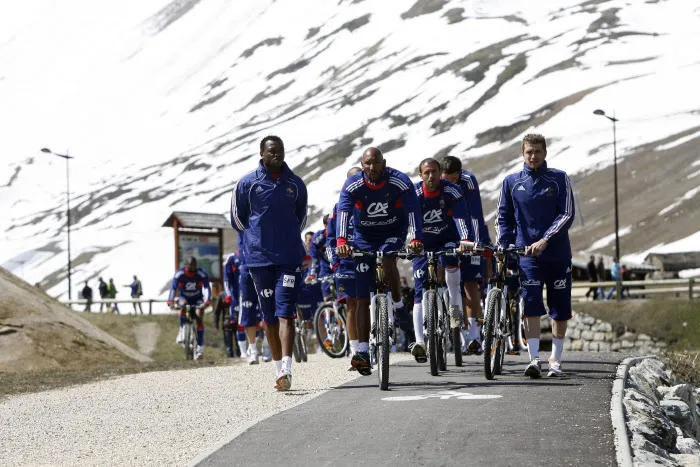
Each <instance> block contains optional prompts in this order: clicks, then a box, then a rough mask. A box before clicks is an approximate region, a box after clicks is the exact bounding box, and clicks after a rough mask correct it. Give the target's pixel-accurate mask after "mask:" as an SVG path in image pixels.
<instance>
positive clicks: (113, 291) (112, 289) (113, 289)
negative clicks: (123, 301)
mask: <svg viewBox="0 0 700 467" xmlns="http://www.w3.org/2000/svg"><path fill="white" fill-rule="evenodd" d="M107 290H108V291H109V298H111V299H112V300H114V299H116V298H117V294H118V293H119V292H117V286H115V285H114V279H110V280H109V285H108V286H107ZM112 305H113V308H112V310H113V311H114V312H115V313H116V314H118V315H120V314H121V313H119V305H117V303H116V302H115V303H113V304H112Z"/></svg>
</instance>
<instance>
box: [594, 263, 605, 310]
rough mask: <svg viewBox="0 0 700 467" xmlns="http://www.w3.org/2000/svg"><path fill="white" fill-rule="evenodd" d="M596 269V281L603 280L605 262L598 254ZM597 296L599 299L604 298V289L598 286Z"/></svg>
mask: <svg viewBox="0 0 700 467" xmlns="http://www.w3.org/2000/svg"><path fill="white" fill-rule="evenodd" d="M596 268H597V270H598V282H605V263H604V262H603V257H602V256H598V265H597V266H596ZM598 297H600V299H601V300H605V290H603V288H602V287H598Z"/></svg>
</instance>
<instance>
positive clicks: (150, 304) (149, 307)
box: [148, 299, 153, 315]
mask: <svg viewBox="0 0 700 467" xmlns="http://www.w3.org/2000/svg"><path fill="white" fill-rule="evenodd" d="M148 314H149V315H152V314H153V299H151V300H149V301H148Z"/></svg>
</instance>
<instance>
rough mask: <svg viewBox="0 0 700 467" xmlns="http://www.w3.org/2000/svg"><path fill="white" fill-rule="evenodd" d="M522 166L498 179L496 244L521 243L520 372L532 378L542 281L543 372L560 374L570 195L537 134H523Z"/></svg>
mask: <svg viewBox="0 0 700 467" xmlns="http://www.w3.org/2000/svg"><path fill="white" fill-rule="evenodd" d="M521 153H522V156H523V160H524V165H523V169H522V170H521V171H520V172H518V173H514V174H511V175H508V176H507V177H506V178H505V180H503V187H502V189H501V195H500V198H499V201H498V213H497V216H496V232H497V235H498V245H502V246H508V245H511V244H515V245H516V246H521V247H526V250H525V255H526V256H525V257H523V258H522V259H521V260H520V288H521V290H522V297H523V300H524V303H525V305H524V308H525V310H524V313H523V314H524V315H525V337H526V338H527V348H528V352H529V354H530V364H529V365H528V367H527V369H526V370H525V375H527V376H530V377H531V378H537V377H539V376H540V373H541V371H542V368H541V365H540V358H539V345H540V316H542V315H544V314H545V313H546V311H545V307H544V302H543V299H542V289H543V286H544V285H545V284H546V285H547V306H548V307H549V315H550V316H551V318H552V320H553V322H552V355H551V357H550V358H549V376H561V375H562V374H563V373H562V371H561V355H562V351H563V348H564V335H565V334H566V325H567V320H569V319H570V318H571V244H570V243H569V227H571V224H572V223H573V221H574V215H575V212H574V195H573V191H572V190H571V183H570V182H569V177H568V176H567V175H566V173H565V172H562V171H561V170H556V169H550V168H549V167H547V163H546V162H545V158H546V157H547V144H546V141H545V139H544V137H543V136H542V135H538V134H528V135H525V137H524V138H523V141H522V143H521Z"/></svg>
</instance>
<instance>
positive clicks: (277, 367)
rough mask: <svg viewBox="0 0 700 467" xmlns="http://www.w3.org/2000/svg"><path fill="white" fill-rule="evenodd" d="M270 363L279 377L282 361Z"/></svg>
mask: <svg viewBox="0 0 700 467" xmlns="http://www.w3.org/2000/svg"><path fill="white" fill-rule="evenodd" d="M272 363H274V364H275V371H276V375H277V377H279V375H280V373H282V360H272Z"/></svg>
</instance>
